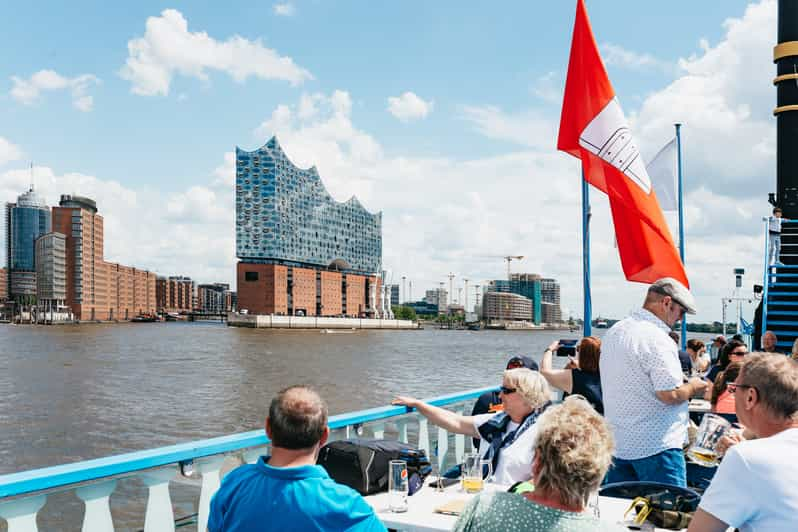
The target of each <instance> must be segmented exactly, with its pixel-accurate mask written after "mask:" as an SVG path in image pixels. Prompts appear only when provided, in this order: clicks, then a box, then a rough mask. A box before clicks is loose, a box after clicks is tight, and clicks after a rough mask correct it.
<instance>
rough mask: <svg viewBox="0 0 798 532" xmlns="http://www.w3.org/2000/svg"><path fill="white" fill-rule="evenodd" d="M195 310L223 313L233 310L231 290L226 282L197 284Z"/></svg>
mask: <svg viewBox="0 0 798 532" xmlns="http://www.w3.org/2000/svg"><path fill="white" fill-rule="evenodd" d="M197 310H199V311H201V312H204V313H206V314H225V313H227V312H231V311H232V310H233V292H231V291H230V285H229V284H227V283H213V284H200V285H197Z"/></svg>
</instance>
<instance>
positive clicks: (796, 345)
mask: <svg viewBox="0 0 798 532" xmlns="http://www.w3.org/2000/svg"><path fill="white" fill-rule="evenodd" d="M792 359H793V360H798V338H796V339H795V341H794V342H793V343H792Z"/></svg>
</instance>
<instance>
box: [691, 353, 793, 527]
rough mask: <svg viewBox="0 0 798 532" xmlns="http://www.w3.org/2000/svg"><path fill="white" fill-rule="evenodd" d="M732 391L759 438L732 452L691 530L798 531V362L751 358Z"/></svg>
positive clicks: (746, 422)
mask: <svg viewBox="0 0 798 532" xmlns="http://www.w3.org/2000/svg"><path fill="white" fill-rule="evenodd" d="M728 390H729V392H730V393H733V394H734V406H735V410H736V412H737V417H738V419H739V420H740V423H742V424H743V425H744V426H745V427H746V429H747V432H750V433H751V434H752V435H753V437H754V438H756V439H752V440H751V441H741V442H740V443H737V444H736V445H733V446H732V447H731V448H729V450H728V451H727V452H726V455H725V456H724V458H723V461H722V462H721V464H720V466H719V467H718V471H717V473H715V476H714V478H713V479H712V483H711V484H710V485H709V488H707V491H706V492H705V493H704V496H703V497H702V498H701V503H700V504H699V506H698V510H697V511H696V513H695V515H694V517H693V520H692V521H691V522H690V529H689V530H690V531H692V532H696V531H701V532H703V531H708V532H721V531H725V530H726V529H727V528H739V529H740V530H741V531H743V532H744V531H748V530H795V529H796V523H798V491H796V489H795V479H796V478H798V461H796V460H795V459H794V457H795V455H796V454H797V453H798V363H796V362H795V361H793V360H791V359H789V358H787V357H785V356H783V355H774V354H768V353H754V354H752V355H749V356H746V357H745V363H744V364H743V367H742V368H741V369H740V373H739V375H738V376H737V379H736V380H735V381H734V382H733V383H730V384H728ZM735 439H736V440H739V437H736V438H735Z"/></svg>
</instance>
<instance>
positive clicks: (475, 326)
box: [468, 323, 482, 331]
mask: <svg viewBox="0 0 798 532" xmlns="http://www.w3.org/2000/svg"><path fill="white" fill-rule="evenodd" d="M480 329H482V326H481V325H480V324H479V323H469V324H468V330H469V331H478V330H480Z"/></svg>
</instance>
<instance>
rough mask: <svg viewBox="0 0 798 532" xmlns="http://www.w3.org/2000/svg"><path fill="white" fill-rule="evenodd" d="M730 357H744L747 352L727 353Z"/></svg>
mask: <svg viewBox="0 0 798 532" xmlns="http://www.w3.org/2000/svg"><path fill="white" fill-rule="evenodd" d="M729 354H730V355H737V356H738V357H741V356H745V355H747V354H748V351H732V352H731V353H729Z"/></svg>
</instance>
